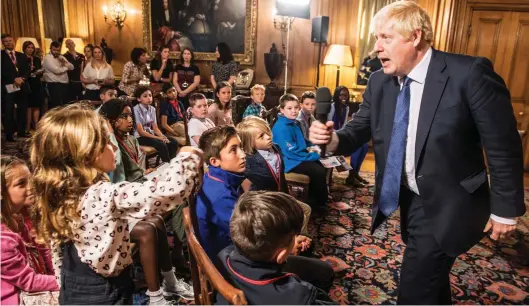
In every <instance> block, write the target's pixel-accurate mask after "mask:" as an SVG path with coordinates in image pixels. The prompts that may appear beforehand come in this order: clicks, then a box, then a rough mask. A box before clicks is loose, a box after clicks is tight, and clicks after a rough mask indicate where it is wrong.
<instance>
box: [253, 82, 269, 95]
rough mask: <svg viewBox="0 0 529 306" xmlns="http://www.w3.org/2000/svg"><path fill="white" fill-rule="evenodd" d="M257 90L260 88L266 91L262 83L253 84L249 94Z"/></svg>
mask: <svg viewBox="0 0 529 306" xmlns="http://www.w3.org/2000/svg"><path fill="white" fill-rule="evenodd" d="M258 90H262V91H264V92H266V89H265V87H264V86H263V85H261V84H255V85H254V86H252V88H251V89H250V95H253V93H254V92H255V91H258Z"/></svg>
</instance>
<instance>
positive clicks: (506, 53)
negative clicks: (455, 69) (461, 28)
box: [466, 10, 529, 122]
mask: <svg viewBox="0 0 529 306" xmlns="http://www.w3.org/2000/svg"><path fill="white" fill-rule="evenodd" d="M466 53H467V54H469V55H473V56H483V57H487V58H488V59H490V60H491V61H492V63H493V64H494V70H495V71H496V72H497V73H498V74H499V75H501V77H502V78H503V79H504V80H505V83H506V84H507V87H508V88H509V90H510V92H511V101H512V103H513V108H514V113H515V116H516V118H517V119H518V122H521V121H522V120H523V117H524V115H526V114H525V111H524V109H525V107H526V106H527V107H529V56H528V54H529V12H516V11H486V10H475V11H473V13H472V21H471V26H470V28H469V39H468V44H467V47H466Z"/></svg>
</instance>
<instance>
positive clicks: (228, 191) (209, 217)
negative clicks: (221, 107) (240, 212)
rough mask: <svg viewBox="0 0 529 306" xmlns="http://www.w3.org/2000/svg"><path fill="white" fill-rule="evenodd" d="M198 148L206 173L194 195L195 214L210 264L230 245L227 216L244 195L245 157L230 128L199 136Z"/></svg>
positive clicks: (221, 127)
mask: <svg viewBox="0 0 529 306" xmlns="http://www.w3.org/2000/svg"><path fill="white" fill-rule="evenodd" d="M199 148H200V149H201V150H202V151H204V160H205V161H206V163H207V164H208V172H207V173H205V174H204V181H203V184H202V189H201V190H200V192H199V193H198V194H197V200H196V214H197V219H198V238H199V240H200V244H201V245H202V247H203V248H204V250H205V251H206V253H207V254H208V256H209V258H210V259H211V260H212V261H215V258H216V256H217V254H218V253H219V252H220V251H221V250H222V249H224V248H225V247H227V246H228V245H230V244H231V239H230V228H229V224H230V217H231V214H232V212H233V208H234V206H235V203H236V202H237V200H238V199H239V196H240V194H241V193H242V192H243V190H242V188H241V184H242V182H243V181H244V179H245V176H244V170H245V168H246V155H245V154H244V151H243V150H242V148H241V140H240V139H239V136H237V132H236V130H235V128H234V127H233V126H227V125H224V126H218V127H215V128H213V129H210V130H207V131H206V132H204V134H202V136H201V137H200V141H199Z"/></svg>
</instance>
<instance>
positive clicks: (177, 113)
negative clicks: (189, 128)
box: [160, 83, 186, 146]
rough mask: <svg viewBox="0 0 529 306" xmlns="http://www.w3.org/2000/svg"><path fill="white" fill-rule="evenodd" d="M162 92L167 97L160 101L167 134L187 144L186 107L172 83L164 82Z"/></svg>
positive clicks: (163, 124)
mask: <svg viewBox="0 0 529 306" xmlns="http://www.w3.org/2000/svg"><path fill="white" fill-rule="evenodd" d="M162 92H163V93H164V94H165V96H166V97H165V98H164V99H162V101H161V102H160V120H161V121H162V129H163V130H164V131H165V133H166V135H167V136H169V137H171V138H174V139H175V140H176V142H178V144H179V145H181V146H185V145H186V128H185V117H184V116H185V109H184V105H183V104H182V102H180V101H178V96H177V93H176V88H175V87H174V86H173V84H171V83H164V84H163V86H162Z"/></svg>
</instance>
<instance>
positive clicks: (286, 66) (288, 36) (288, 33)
mask: <svg viewBox="0 0 529 306" xmlns="http://www.w3.org/2000/svg"><path fill="white" fill-rule="evenodd" d="M292 22H294V19H291V18H290V17H288V20H287V56H286V59H285V91H284V93H283V94H285V95H286V94H287V88H288V84H287V81H288V50H289V49H290V28H291V26H292Z"/></svg>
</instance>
